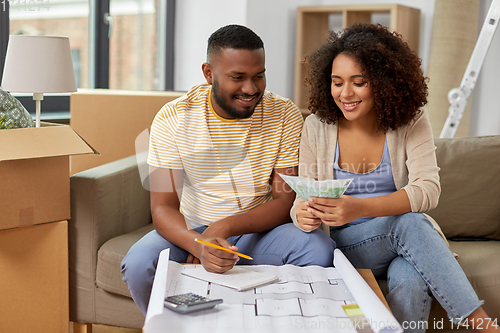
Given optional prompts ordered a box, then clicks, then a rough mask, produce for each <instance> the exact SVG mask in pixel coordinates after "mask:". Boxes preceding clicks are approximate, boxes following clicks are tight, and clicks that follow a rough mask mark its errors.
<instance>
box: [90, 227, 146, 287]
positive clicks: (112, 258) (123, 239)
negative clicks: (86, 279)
mask: <svg viewBox="0 0 500 333" xmlns="http://www.w3.org/2000/svg"><path fill="white" fill-rule="evenodd" d="M151 230H153V224H152V223H151V224H149V225H146V226H144V227H142V228H139V229H137V230H135V231H132V232H130V233H128V234H124V235H120V236H118V237H115V238H112V239H110V240H108V241H107V242H106V243H104V244H103V245H102V246H101V247H100V248H99V251H98V252H97V270H96V284H97V286H98V287H100V288H102V289H104V290H106V291H107V292H110V293H114V294H118V295H122V296H126V297H131V296H130V291H129V290H128V286H127V283H125V281H123V280H122V274H121V262H122V259H123V257H125V255H126V254H127V252H128V250H129V249H130V248H131V247H132V245H134V244H135V242H137V241H138V240H139V239H141V238H142V236H144V235H145V234H147V233H148V232H150V231H151Z"/></svg>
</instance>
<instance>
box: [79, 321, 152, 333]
mask: <svg viewBox="0 0 500 333" xmlns="http://www.w3.org/2000/svg"><path fill="white" fill-rule="evenodd" d="M69 332H70V333H73V323H70V325H69ZM141 332H142V330H137V329H132V328H121V327H114V326H105V325H92V333H141Z"/></svg>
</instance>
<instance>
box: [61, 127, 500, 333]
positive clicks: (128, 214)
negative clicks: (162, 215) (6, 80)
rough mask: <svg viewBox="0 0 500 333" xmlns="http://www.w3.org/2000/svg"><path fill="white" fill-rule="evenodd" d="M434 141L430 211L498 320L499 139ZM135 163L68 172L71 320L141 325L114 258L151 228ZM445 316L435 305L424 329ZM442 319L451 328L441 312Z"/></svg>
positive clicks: (145, 194) (146, 197)
mask: <svg viewBox="0 0 500 333" xmlns="http://www.w3.org/2000/svg"><path fill="white" fill-rule="evenodd" d="M436 146H437V147H438V148H437V157H438V164H439V166H440V167H441V172H440V175H441V184H442V195H441V199H440V203H439V206H438V208H436V209H435V210H433V211H431V212H430V213H429V214H430V215H431V216H432V217H433V218H434V219H435V220H436V221H437V222H438V223H439V224H440V226H441V228H442V230H443V232H444V234H445V235H446V236H447V237H448V238H450V248H451V250H452V251H453V252H455V253H457V254H458V259H457V260H458V262H459V263H460V265H461V266H462V267H463V269H464V271H465V273H466V274H467V277H468V278H469V280H470V281H471V283H472V285H473V287H474V288H475V290H476V291H477V293H478V294H479V297H480V298H481V299H483V300H485V305H484V308H485V309H486V311H487V312H488V313H489V314H490V316H493V317H496V318H498V317H499V316H500V258H499V257H500V241H499V240H500V174H499V173H498V171H499V170H500V167H499V165H500V136H491V137H477V138H460V139H437V140H436ZM143 163H145V162H144V160H141V161H139V164H143ZM137 164H138V162H137V160H136V157H135V156H131V157H128V158H125V159H122V160H119V161H116V162H111V163H108V164H105V165H102V166H99V167H96V168H93V169H90V170H86V171H83V172H80V173H78V174H75V175H73V176H72V177H71V211H72V218H71V221H70V223H69V247H70V263H69V265H70V320H71V321H73V322H76V323H81V324H104V325H112V326H120V327H130V328H142V325H143V322H144V317H143V315H142V314H141V313H140V311H139V310H138V308H137V307H136V306H135V304H134V302H133V301H132V299H131V298H130V294H129V291H128V288H127V285H126V283H125V282H123V281H122V279H121V277H122V276H121V273H120V262H121V260H122V258H123V256H124V255H125V254H126V252H127V251H128V249H129V248H130V246H132V244H134V243H135V242H136V241H137V240H138V239H140V238H141V237H142V236H143V235H144V234H145V233H147V232H148V231H149V230H152V229H153V227H152V224H151V215H150V209H149V193H148V191H146V190H145V189H144V188H143V187H142V185H141V180H140V177H139V172H138V167H137ZM455 237H461V238H462V239H466V240H460V241H458V240H457V239H458V238H455ZM453 239H455V240H453ZM478 239H480V240H478ZM444 315H445V314H444V311H443V310H442V309H441V307H440V306H439V305H437V302H434V304H433V309H432V311H431V319H430V322H431V326H430V328H431V329H432V322H434V321H438V320H440V319H442V318H443V316H444ZM443 322H444V324H445V325H444V326H445V327H446V326H449V322H448V320H447V319H446V317H444V320H443ZM441 332H442V331H441Z"/></svg>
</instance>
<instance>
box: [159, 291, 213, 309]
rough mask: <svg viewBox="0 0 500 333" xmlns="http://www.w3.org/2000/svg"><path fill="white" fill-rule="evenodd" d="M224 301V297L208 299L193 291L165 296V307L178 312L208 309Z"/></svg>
mask: <svg viewBox="0 0 500 333" xmlns="http://www.w3.org/2000/svg"><path fill="white" fill-rule="evenodd" d="M220 303H222V299H208V298H206V297H203V296H200V295H196V294H193V293H186V294H180V295H174V296H169V297H165V302H164V304H165V307H166V308H168V309H170V310H173V311H175V312H178V313H182V314H184V313H190V312H194V311H200V310H208V309H211V308H213V307H214V306H216V305H217V304H220Z"/></svg>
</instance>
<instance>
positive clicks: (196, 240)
mask: <svg viewBox="0 0 500 333" xmlns="http://www.w3.org/2000/svg"><path fill="white" fill-rule="evenodd" d="M194 241H195V242H198V243H201V244H205V245H208V246H211V247H213V248H216V249H219V250H224V251H227V252H231V253H236V254H237V255H239V256H240V257H242V258H245V259H248V260H253V258H252V257H250V256H247V255H246V254H243V253H239V252H236V251H233V250H230V249H226V248H225V247H222V246H219V245H215V244H214V243H209V242H205V241H204V240H201V239H198V238H195V239H194Z"/></svg>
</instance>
